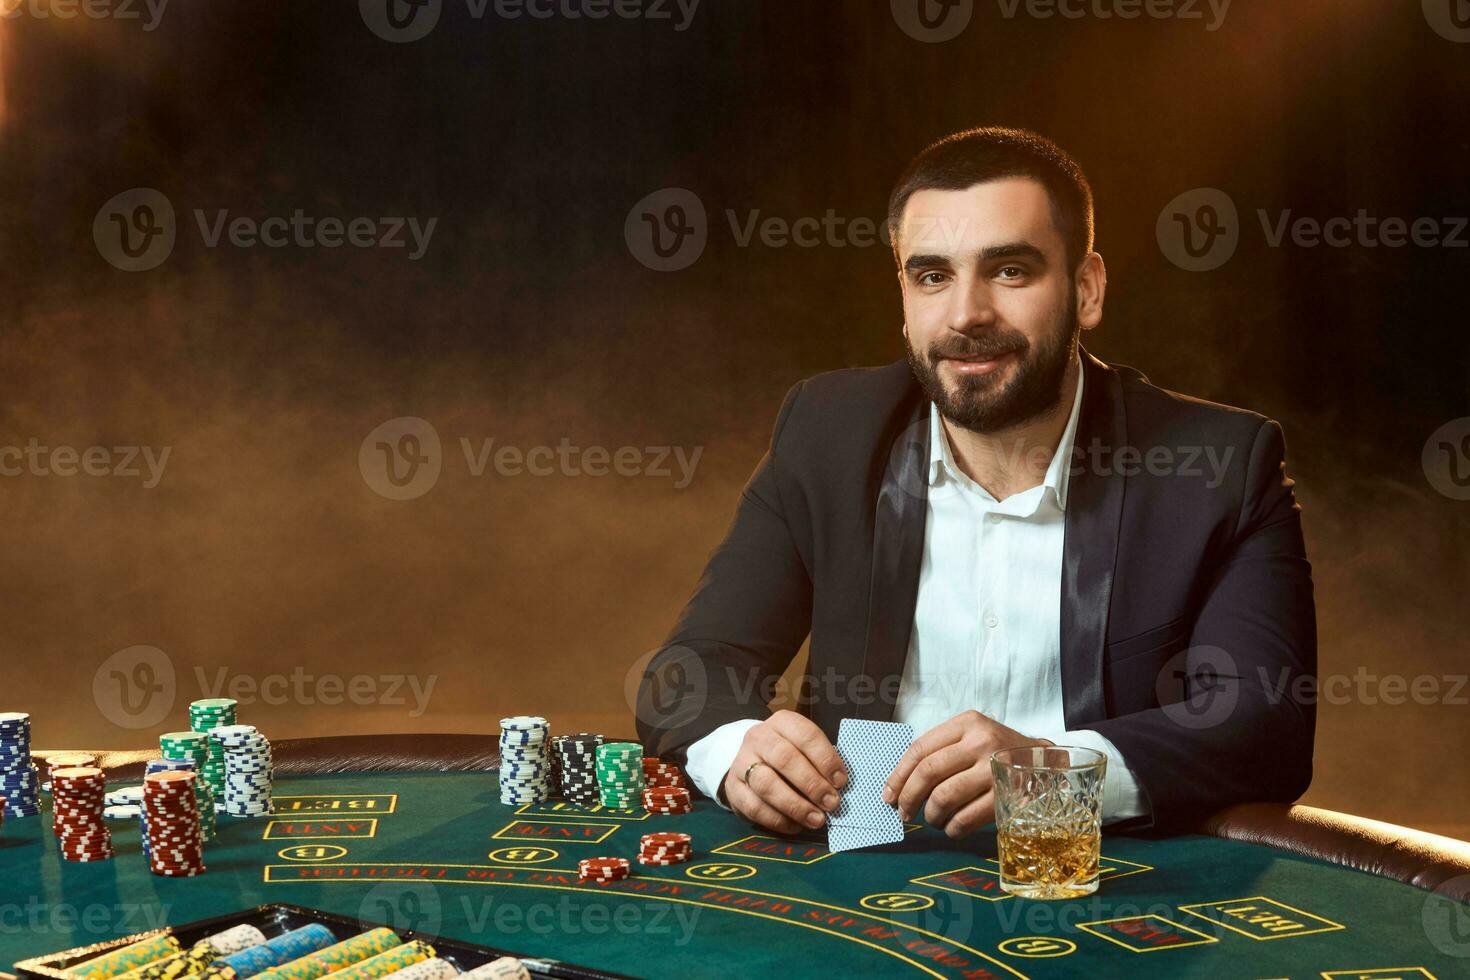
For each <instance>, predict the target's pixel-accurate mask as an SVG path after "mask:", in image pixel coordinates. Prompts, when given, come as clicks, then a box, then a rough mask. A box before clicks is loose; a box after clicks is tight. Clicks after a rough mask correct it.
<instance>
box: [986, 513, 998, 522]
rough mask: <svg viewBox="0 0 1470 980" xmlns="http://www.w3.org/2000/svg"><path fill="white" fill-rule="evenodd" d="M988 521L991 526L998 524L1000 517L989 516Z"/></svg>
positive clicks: (995, 515)
mask: <svg viewBox="0 0 1470 980" xmlns="http://www.w3.org/2000/svg"><path fill="white" fill-rule="evenodd" d="M988 520H989V521H990V523H992V524H999V523H1000V515H999V514H991V515H990V517H989V518H988Z"/></svg>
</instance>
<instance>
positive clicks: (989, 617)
mask: <svg viewBox="0 0 1470 980" xmlns="http://www.w3.org/2000/svg"><path fill="white" fill-rule="evenodd" d="M985 625H986V626H989V627H990V628H991V629H995V628H996V627H997V626H999V625H1000V620H999V619H996V618H995V613H987V614H986V616H985Z"/></svg>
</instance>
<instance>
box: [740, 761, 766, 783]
mask: <svg viewBox="0 0 1470 980" xmlns="http://www.w3.org/2000/svg"><path fill="white" fill-rule="evenodd" d="M763 765H765V763H764V762H762V761H761V760H759V759H757V760H755V761H754V762H752V763H751V764H750V765H748V766H746V767H745V772H744V773H743V774H742V775H741V777H740V781H741V782H742V783H744V784H745V785H747V786H749V785H750V773H751V770H753V769H755V767H756V766H763Z"/></svg>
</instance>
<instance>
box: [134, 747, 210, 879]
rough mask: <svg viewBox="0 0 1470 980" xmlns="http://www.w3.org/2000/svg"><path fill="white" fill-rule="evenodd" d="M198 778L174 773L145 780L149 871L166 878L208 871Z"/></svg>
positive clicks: (152, 775) (192, 775)
mask: <svg viewBox="0 0 1470 980" xmlns="http://www.w3.org/2000/svg"><path fill="white" fill-rule="evenodd" d="M198 778H199V777H198V776H197V775H196V774H194V773H192V772H184V771H181V770H177V769H170V770H168V771H166V772H155V773H149V774H148V775H146V776H144V777H143V813H144V816H145V819H146V820H147V828H146V830H145V831H144V839H145V841H146V847H145V850H146V851H147V854H148V868H149V870H151V871H152V872H153V873H154V874H156V875H162V876H163V877H166V878H190V877H193V876H194V875H197V874H201V873H202V872H203V871H204V840H203V838H201V837H200V835H199V803H198V800H197V798H196V797H195V795H194V783H195V782H196V781H197V780H198Z"/></svg>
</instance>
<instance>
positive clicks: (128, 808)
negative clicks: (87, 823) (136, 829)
mask: <svg viewBox="0 0 1470 980" xmlns="http://www.w3.org/2000/svg"><path fill="white" fill-rule="evenodd" d="M102 815H103V816H104V817H106V818H107V819H108V820H137V819H138V818H139V817H141V816H142V815H143V808H142V807H141V806H139V805H137V804H136V803H117V804H114V805H112V806H109V807H107V808H106V809H104V810H103V811H102Z"/></svg>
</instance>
